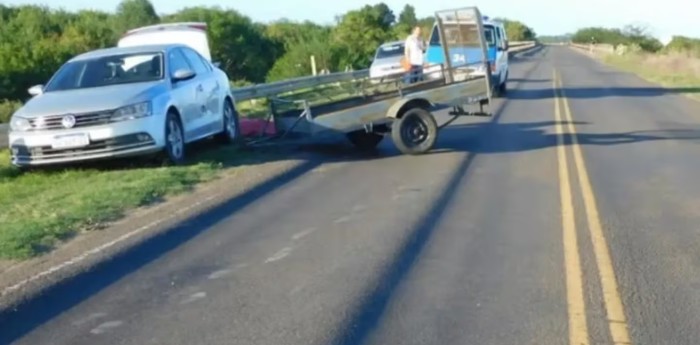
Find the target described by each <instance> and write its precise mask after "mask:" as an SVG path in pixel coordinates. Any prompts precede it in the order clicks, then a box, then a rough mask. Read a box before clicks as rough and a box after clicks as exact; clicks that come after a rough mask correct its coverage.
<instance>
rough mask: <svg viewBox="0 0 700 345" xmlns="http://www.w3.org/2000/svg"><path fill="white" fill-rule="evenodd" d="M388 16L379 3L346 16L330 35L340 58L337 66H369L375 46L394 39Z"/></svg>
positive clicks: (384, 6)
mask: <svg viewBox="0 0 700 345" xmlns="http://www.w3.org/2000/svg"><path fill="white" fill-rule="evenodd" d="M392 17H393V14H392V13H391V11H390V10H388V7H387V6H386V4H383V3H382V4H378V5H375V6H369V5H366V6H364V7H363V8H362V9H359V10H354V11H350V12H348V13H346V14H345V15H344V16H343V17H342V19H341V21H340V23H338V25H337V26H336V27H335V30H334V32H333V41H334V43H335V44H337V45H338V49H339V50H340V51H342V52H343V53H342V54H343V55H344V56H343V57H342V58H341V59H340V61H339V62H340V63H341V65H349V66H352V67H354V68H366V67H369V63H370V61H371V58H372V57H373V56H374V52H375V51H376V49H377V47H378V46H379V45H381V44H382V43H384V42H386V41H388V40H391V39H392V38H393V36H394V35H393V34H392V33H391V30H390V29H391V23H392V22H393V19H392ZM389 19H392V20H391V21H389ZM341 68H342V66H341Z"/></svg>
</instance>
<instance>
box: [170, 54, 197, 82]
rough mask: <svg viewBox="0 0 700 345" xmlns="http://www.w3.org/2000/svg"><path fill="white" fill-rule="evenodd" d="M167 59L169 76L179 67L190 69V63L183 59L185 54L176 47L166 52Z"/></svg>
mask: <svg viewBox="0 0 700 345" xmlns="http://www.w3.org/2000/svg"><path fill="white" fill-rule="evenodd" d="M168 60H169V62H170V68H169V71H170V76H173V74H175V71H177V70H179V69H183V68H184V69H192V67H191V66H190V64H189V63H188V62H187V60H186V59H185V56H184V55H182V53H181V52H180V51H179V50H178V49H173V50H171V51H170V52H169V53H168Z"/></svg>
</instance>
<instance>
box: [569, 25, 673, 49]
mask: <svg viewBox="0 0 700 345" xmlns="http://www.w3.org/2000/svg"><path fill="white" fill-rule="evenodd" d="M571 40H572V41H573V42H575V43H580V44H588V43H597V44H610V45H613V46H617V45H620V44H624V45H636V46H639V48H641V49H642V50H644V51H649V52H656V51H658V50H660V49H661V48H662V47H663V44H661V42H660V41H659V40H657V39H656V38H653V37H651V36H650V35H649V34H648V33H647V31H646V29H644V28H642V27H637V26H629V25H628V26H627V27H625V28H624V30H621V29H610V28H603V27H588V28H582V29H579V30H578V31H576V32H575V33H574V35H573V36H572V37H571Z"/></svg>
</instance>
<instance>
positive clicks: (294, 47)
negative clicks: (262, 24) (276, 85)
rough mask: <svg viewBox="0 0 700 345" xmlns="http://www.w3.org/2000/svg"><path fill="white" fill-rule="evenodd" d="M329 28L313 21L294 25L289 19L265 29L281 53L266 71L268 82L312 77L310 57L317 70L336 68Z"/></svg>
mask: <svg viewBox="0 0 700 345" xmlns="http://www.w3.org/2000/svg"><path fill="white" fill-rule="evenodd" d="M331 32H332V28H331V27H327V26H321V25H318V24H314V23H312V22H308V21H307V22H303V23H295V22H291V21H288V20H281V21H277V22H274V23H272V24H270V25H269V26H267V28H266V35H267V36H268V37H269V38H271V39H273V40H274V41H275V42H276V44H277V45H278V46H281V47H282V49H281V51H282V52H283V54H282V55H281V56H280V57H279V59H277V60H276V61H275V64H274V65H273V67H272V69H271V70H270V71H269V72H268V75H267V80H269V81H275V80H281V79H286V78H294V77H299V76H305V75H310V74H311V56H314V59H315V61H316V67H317V70H322V69H328V70H333V69H335V68H336V67H337V54H336V52H337V49H334V47H329V46H328V44H327V43H328V42H329V41H330V37H331Z"/></svg>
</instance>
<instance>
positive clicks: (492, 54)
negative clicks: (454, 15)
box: [425, 17, 508, 94]
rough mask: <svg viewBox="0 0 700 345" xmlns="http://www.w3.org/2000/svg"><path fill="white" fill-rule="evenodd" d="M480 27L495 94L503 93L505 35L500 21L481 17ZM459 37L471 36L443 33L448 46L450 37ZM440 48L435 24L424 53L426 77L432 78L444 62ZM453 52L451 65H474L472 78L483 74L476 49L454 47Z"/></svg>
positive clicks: (506, 61)
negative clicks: (426, 66)
mask: <svg viewBox="0 0 700 345" xmlns="http://www.w3.org/2000/svg"><path fill="white" fill-rule="evenodd" d="M483 24H484V38H485V39H486V43H487V47H486V48H487V49H486V52H487V57H488V61H489V66H490V68H491V76H492V78H493V83H492V85H493V88H494V91H495V93H496V94H503V93H505V91H506V84H507V82H508V37H507V35H506V30H505V26H504V25H503V23H502V22H501V21H498V20H492V19H490V18H489V17H483ZM448 28H449V26H448ZM460 34H461V35H469V34H470V33H464V32H462V33H460V32H451V31H448V30H446V32H445V36H446V37H447V40H448V44H450V43H449V42H450V40H451V38H450V37H456V36H458V35H460ZM475 41H476V40H475ZM477 42H478V41H477ZM441 45H442V42H441V39H440V32H439V30H438V26H437V23H435V24H434V25H433V29H432V31H431V34H430V40H429V43H428V48H427V50H426V53H425V61H426V63H427V64H428V66H429V67H428V71H426V74H428V76H429V77H430V76H435V74H436V73H435V72H434V70H439V69H440V65H442V64H444V63H445V56H444V54H443V50H442V46H441ZM452 51H453V54H452V56H451V57H450V62H451V63H452V65H453V66H456V65H464V64H465V63H467V64H471V63H474V64H475V67H474V69H473V70H472V71H471V73H472V75H477V76H483V75H485V74H486V71H485V70H484V67H483V65H482V64H478V62H481V60H482V57H481V50H480V48H479V47H476V46H474V47H471V46H464V47H459V48H457V47H454V48H452Z"/></svg>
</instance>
